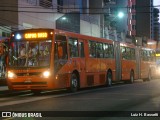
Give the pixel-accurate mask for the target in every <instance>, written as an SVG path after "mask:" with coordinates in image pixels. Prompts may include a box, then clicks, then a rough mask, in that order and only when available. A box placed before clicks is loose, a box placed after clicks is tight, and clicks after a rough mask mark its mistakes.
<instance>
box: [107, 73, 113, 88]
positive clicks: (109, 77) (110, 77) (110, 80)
mask: <svg viewBox="0 0 160 120" xmlns="http://www.w3.org/2000/svg"><path fill="white" fill-rule="evenodd" d="M106 84H107V86H108V87H111V86H112V73H111V71H108V72H107V76H106Z"/></svg>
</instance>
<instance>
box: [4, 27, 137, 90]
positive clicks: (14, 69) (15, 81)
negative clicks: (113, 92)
mask: <svg viewBox="0 0 160 120" xmlns="http://www.w3.org/2000/svg"><path fill="white" fill-rule="evenodd" d="M137 51H139V50H137V47H136V46H135V45H133V44H128V43H121V42H115V41H113V40H107V39H103V38H96V37H91V36H86V35H80V34H76V33H72V32H66V31H61V30H56V29H28V30H19V31H15V32H13V33H12V35H11V39H10V40H9V53H8V60H7V83H8V86H9V89H11V90H32V91H34V92H35V91H36V92H37V91H41V90H47V89H60V88H69V89H70V90H71V91H72V92H75V91H77V90H78V89H79V88H84V87H92V86H98V85H108V86H111V85H112V82H116V81H120V80H124V81H130V82H131V83H133V81H134V79H138V71H139V70H138V69H139V68H137V65H136V64H137V63H138V59H137V56H136V52H137Z"/></svg>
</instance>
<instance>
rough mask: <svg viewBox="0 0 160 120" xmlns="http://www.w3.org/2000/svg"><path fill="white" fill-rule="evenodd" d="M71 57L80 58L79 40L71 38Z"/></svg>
mask: <svg viewBox="0 0 160 120" xmlns="http://www.w3.org/2000/svg"><path fill="white" fill-rule="evenodd" d="M69 52H70V57H78V40H77V38H69Z"/></svg>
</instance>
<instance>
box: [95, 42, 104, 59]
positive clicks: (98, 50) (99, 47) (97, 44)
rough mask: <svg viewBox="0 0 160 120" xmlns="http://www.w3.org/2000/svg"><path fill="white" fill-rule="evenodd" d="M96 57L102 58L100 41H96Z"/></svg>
mask: <svg viewBox="0 0 160 120" xmlns="http://www.w3.org/2000/svg"><path fill="white" fill-rule="evenodd" d="M96 51H97V58H103V47H102V43H96Z"/></svg>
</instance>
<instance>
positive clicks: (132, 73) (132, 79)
mask: <svg viewBox="0 0 160 120" xmlns="http://www.w3.org/2000/svg"><path fill="white" fill-rule="evenodd" d="M133 82H134V72H133V71H131V73H130V83H131V84H132V83H133Z"/></svg>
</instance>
